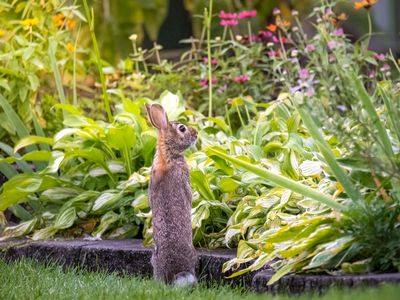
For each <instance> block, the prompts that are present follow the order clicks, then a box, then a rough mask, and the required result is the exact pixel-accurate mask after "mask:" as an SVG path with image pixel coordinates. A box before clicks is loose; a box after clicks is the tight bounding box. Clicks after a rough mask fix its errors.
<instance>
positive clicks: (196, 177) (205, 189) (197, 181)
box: [190, 170, 215, 200]
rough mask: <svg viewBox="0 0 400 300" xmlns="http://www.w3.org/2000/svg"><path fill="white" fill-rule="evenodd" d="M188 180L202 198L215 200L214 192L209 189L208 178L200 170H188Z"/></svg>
mask: <svg viewBox="0 0 400 300" xmlns="http://www.w3.org/2000/svg"><path fill="white" fill-rule="evenodd" d="M190 181H191V182H192V184H193V187H194V188H195V189H196V190H198V192H199V193H200V195H201V196H202V197H203V199H205V200H215V196H214V193H213V192H212V191H211V189H210V186H209V184H208V180H207V178H206V176H205V175H204V173H203V172H202V171H200V170H194V171H192V172H190Z"/></svg>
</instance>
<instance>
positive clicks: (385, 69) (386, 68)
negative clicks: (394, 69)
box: [379, 64, 390, 72]
mask: <svg viewBox="0 0 400 300" xmlns="http://www.w3.org/2000/svg"><path fill="white" fill-rule="evenodd" d="M389 70H390V66H389V64H384V65H383V67H382V68H380V69H379V71H381V72H386V71H389Z"/></svg>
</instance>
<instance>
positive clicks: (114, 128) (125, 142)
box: [106, 124, 136, 150]
mask: <svg viewBox="0 0 400 300" xmlns="http://www.w3.org/2000/svg"><path fill="white" fill-rule="evenodd" d="M106 135H107V141H108V143H109V145H110V146H111V147H112V148H115V149H118V150H123V149H131V148H133V147H135V145H136V134H135V131H134V130H133V127H132V125H131V124H118V125H110V126H109V127H108V128H107V133H106Z"/></svg>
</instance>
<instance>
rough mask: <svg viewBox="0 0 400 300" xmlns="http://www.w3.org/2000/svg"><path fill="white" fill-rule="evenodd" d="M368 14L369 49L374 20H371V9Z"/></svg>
mask: <svg viewBox="0 0 400 300" xmlns="http://www.w3.org/2000/svg"><path fill="white" fill-rule="evenodd" d="M367 16H368V37H367V49H368V46H369V42H370V40H371V34H372V20H371V12H370V11H369V10H368V13H367Z"/></svg>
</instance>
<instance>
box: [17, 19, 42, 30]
mask: <svg viewBox="0 0 400 300" xmlns="http://www.w3.org/2000/svg"><path fill="white" fill-rule="evenodd" d="M21 24H22V25H24V26H26V27H27V28H32V26H34V25H37V24H39V19H38V18H33V19H25V20H23V21H21Z"/></svg>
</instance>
